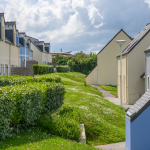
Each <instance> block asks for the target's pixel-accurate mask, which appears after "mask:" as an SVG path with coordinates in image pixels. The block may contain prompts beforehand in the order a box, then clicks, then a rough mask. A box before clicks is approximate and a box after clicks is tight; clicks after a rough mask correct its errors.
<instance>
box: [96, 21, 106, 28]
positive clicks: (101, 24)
mask: <svg viewBox="0 0 150 150" xmlns="http://www.w3.org/2000/svg"><path fill="white" fill-rule="evenodd" d="M103 25H104V23H103V22H102V23H100V24H98V25H94V28H97V29H98V28H100V27H101V26H103Z"/></svg>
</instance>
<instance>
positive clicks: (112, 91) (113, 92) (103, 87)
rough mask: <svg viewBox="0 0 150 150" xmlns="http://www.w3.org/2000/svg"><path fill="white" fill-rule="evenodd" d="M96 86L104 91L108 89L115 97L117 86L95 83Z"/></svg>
mask: <svg viewBox="0 0 150 150" xmlns="http://www.w3.org/2000/svg"><path fill="white" fill-rule="evenodd" d="M97 86H99V87H101V88H102V89H104V90H106V91H110V93H111V94H112V95H114V96H115V97H117V86H112V85H97Z"/></svg>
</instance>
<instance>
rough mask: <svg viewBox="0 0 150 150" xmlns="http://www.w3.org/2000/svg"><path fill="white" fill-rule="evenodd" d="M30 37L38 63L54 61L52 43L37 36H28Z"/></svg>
mask: <svg viewBox="0 0 150 150" xmlns="http://www.w3.org/2000/svg"><path fill="white" fill-rule="evenodd" d="M26 37H27V38H29V39H30V42H31V49H32V50H33V53H34V55H33V59H34V60H35V61H38V64H41V65H42V64H47V63H51V62H52V55H51V53H50V43H44V41H39V40H38V39H36V38H33V37H30V36H26Z"/></svg>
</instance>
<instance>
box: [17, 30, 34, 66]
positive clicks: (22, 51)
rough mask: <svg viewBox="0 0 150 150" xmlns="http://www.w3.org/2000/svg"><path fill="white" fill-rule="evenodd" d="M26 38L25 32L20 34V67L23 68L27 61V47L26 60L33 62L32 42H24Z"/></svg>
mask: <svg viewBox="0 0 150 150" xmlns="http://www.w3.org/2000/svg"><path fill="white" fill-rule="evenodd" d="M25 37H26V34H25V32H19V46H20V53H19V55H20V56H19V57H20V67H23V66H24V65H23V64H22V63H23V61H24V60H25V47H26V60H27V61H28V60H33V51H32V50H31V43H30V40H28V41H27V42H26V41H25V40H24V38H25Z"/></svg>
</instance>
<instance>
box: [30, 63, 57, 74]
mask: <svg viewBox="0 0 150 150" xmlns="http://www.w3.org/2000/svg"><path fill="white" fill-rule="evenodd" d="M32 67H33V69H34V74H35V75H36V74H47V73H53V70H54V67H53V66H52V65H37V64H34V65H32Z"/></svg>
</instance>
